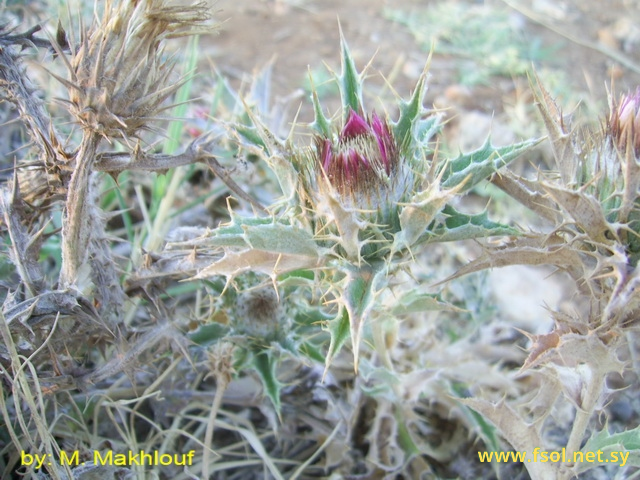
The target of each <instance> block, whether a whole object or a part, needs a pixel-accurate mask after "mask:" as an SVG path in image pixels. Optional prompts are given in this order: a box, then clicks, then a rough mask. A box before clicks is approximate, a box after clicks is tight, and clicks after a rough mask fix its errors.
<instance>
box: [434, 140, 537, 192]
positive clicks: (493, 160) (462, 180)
mask: <svg viewBox="0 0 640 480" xmlns="http://www.w3.org/2000/svg"><path fill="white" fill-rule="evenodd" d="M539 142H540V140H538V139H535V140H525V141H523V142H520V143H516V144H514V145H509V146H506V147H494V146H493V145H491V141H490V139H487V141H486V142H485V144H484V145H483V146H482V147H480V148H479V149H478V150H476V151H474V152H471V153H465V154H461V155H460V156H458V157H457V158H455V159H454V160H451V161H450V162H448V163H447V164H446V166H445V169H446V170H445V171H444V173H443V175H442V183H441V185H442V187H444V188H453V187H456V186H458V185H461V184H463V185H462V191H466V190H470V189H471V188H473V187H474V186H475V185H476V184H477V183H478V182H480V181H481V180H484V179H485V178H487V177H488V176H489V175H491V174H492V173H494V172H495V171H497V170H498V169H500V168H502V167H504V166H505V165H507V164H508V163H509V162H511V161H512V160H514V159H515V158H517V157H518V156H520V155H521V154H522V153H524V152H526V151H527V150H528V149H529V148H531V147H532V146H534V145H536V144H537V143H539Z"/></svg>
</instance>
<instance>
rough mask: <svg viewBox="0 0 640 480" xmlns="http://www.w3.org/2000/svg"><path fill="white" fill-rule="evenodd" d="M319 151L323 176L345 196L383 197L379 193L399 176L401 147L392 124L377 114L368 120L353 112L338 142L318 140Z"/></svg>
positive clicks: (317, 147) (350, 111)
mask: <svg viewBox="0 0 640 480" xmlns="http://www.w3.org/2000/svg"><path fill="white" fill-rule="evenodd" d="M316 149H317V152H318V160H319V162H318V164H319V166H320V168H321V169H322V172H321V173H322V175H323V176H326V178H327V179H328V180H329V182H330V183H331V185H332V186H333V187H334V188H335V189H336V190H337V191H338V192H339V193H341V194H342V195H343V196H351V197H352V198H355V197H362V196H363V194H364V196H365V197H366V198H371V196H372V195H373V196H376V195H377V196H379V193H380V192H376V191H375V190H379V189H380V188H381V187H382V186H383V185H388V184H389V182H390V181H391V180H392V178H393V177H394V176H395V174H396V169H397V164H398V148H397V146H396V142H395V140H394V138H393V134H392V133H391V129H390V128H389V125H388V124H387V122H385V121H384V120H382V119H381V118H380V117H378V115H377V114H376V113H373V115H372V116H371V119H367V118H366V117H365V116H363V115H359V114H358V113H356V112H355V111H354V110H353V109H350V110H349V114H348V116H347V121H346V122H345V124H344V127H343V128H342V130H341V131H340V133H339V135H338V136H337V139H333V140H330V139H328V138H324V137H317V139H316ZM363 207H364V206H363Z"/></svg>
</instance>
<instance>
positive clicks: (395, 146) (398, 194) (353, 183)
mask: <svg viewBox="0 0 640 480" xmlns="http://www.w3.org/2000/svg"><path fill="white" fill-rule="evenodd" d="M341 53H342V55H341V58H342V60H341V73H340V74H335V79H336V82H337V84H338V86H339V90H340V95H341V99H342V111H341V112H339V114H338V115H337V118H335V119H331V118H328V117H327V116H326V115H325V113H324V112H323V108H322V106H321V103H320V99H319V96H318V95H317V93H316V92H315V91H314V92H313V93H312V103H313V108H314V111H315V120H314V122H313V123H312V124H311V126H310V127H311V129H312V131H313V132H314V136H313V141H312V145H310V146H297V145H295V144H294V142H293V139H292V135H289V136H288V137H287V138H285V139H281V138H279V137H278V136H277V135H276V134H275V133H274V132H272V131H270V130H269V128H267V126H265V125H264V124H263V123H262V122H261V119H260V118H259V116H258V115H257V114H256V113H253V112H251V111H249V115H250V118H251V124H249V125H237V126H236V132H237V135H238V138H239V139H240V143H241V145H242V146H244V147H245V148H247V149H251V151H256V152H259V153H260V154H261V155H262V157H263V158H264V159H265V161H266V162H267V164H268V165H269V166H270V167H271V169H272V171H273V172H274V173H275V175H276V177H277V180H278V183H279V184H280V186H281V188H282V193H283V198H282V199H281V200H279V201H277V202H275V203H274V205H273V206H272V207H269V208H268V209H267V210H268V212H269V216H268V217H244V216H240V215H238V214H237V213H234V212H230V214H231V221H230V222H228V223H226V224H222V225H220V226H219V227H218V228H216V229H214V230H212V231H210V232H208V233H207V234H206V235H204V236H203V237H200V238H198V239H195V240H191V241H189V242H184V243H174V244H171V245H170V246H169V247H170V248H172V249H183V248H190V247H193V246H197V248H198V249H199V251H203V252H209V251H210V250H209V249H214V250H213V251H215V249H222V252H223V256H222V257H221V258H220V259H219V260H217V261H216V262H214V263H212V264H211V265H209V266H207V267H206V268H204V269H202V270H201V271H199V272H198V274H197V275H196V276H195V277H194V278H198V279H204V278H210V277H212V276H216V275H224V276H226V277H227V278H228V282H232V281H233V279H234V278H235V277H236V276H238V275H240V274H241V273H243V272H245V271H248V270H251V271H254V272H260V273H262V274H264V275H268V276H270V277H271V279H272V282H274V284H277V283H278V281H279V280H282V279H283V278H284V277H283V275H284V276H290V275H298V274H300V275H303V276H304V274H301V273H300V272H304V271H310V272H315V273H314V274H313V275H314V277H315V279H316V284H317V287H314V288H319V289H320V292H321V296H322V298H323V299H324V303H325V305H324V307H323V308H325V310H326V311H327V312H331V313H330V315H331V316H332V317H333V318H332V319H331V320H329V321H326V322H325V326H326V328H327V330H328V331H329V333H330V337H331V341H330V345H329V348H328V351H327V353H326V357H325V363H326V368H329V366H330V364H331V362H332V359H333V358H334V357H335V355H336V354H337V353H338V352H339V351H340V350H341V348H342V347H343V346H344V344H345V343H346V341H347V340H348V339H349V338H351V344H352V349H353V354H354V366H355V368H356V370H357V366H358V359H359V351H360V344H361V340H362V337H363V331H364V326H365V323H366V321H367V319H368V318H369V317H370V316H371V313H372V311H374V309H375V307H376V299H377V298H379V295H380V293H381V292H382V291H383V290H385V289H387V288H388V287H389V285H390V284H389V281H390V279H392V278H393V276H394V274H395V273H396V272H397V271H398V270H399V269H402V268H403V265H405V262H406V260H407V259H408V258H410V257H412V256H415V255H417V254H418V253H419V252H418V249H419V248H423V247H426V246H427V245H428V244H430V243H435V242H444V241H450V240H459V239H469V238H480V237H487V236H496V235H511V234H514V233H516V230H514V229H513V228H511V227H509V226H506V225H502V224H499V223H496V222H492V221H490V220H489V219H488V218H487V217H486V215H485V214H478V215H466V214H463V213H460V212H458V211H457V210H456V209H455V208H454V207H453V206H451V205H450V203H451V201H452V200H453V199H454V198H455V197H456V196H459V195H462V194H464V193H465V192H468V191H469V190H470V189H471V188H473V187H474V186H475V185H476V184H478V182H480V181H482V180H483V179H485V178H486V177H488V176H489V175H491V174H492V173H494V172H495V171H496V170H498V169H500V168H501V167H502V166H504V165H506V164H508V163H509V162H510V161H511V160H513V159H514V158H516V157H517V156H518V155H520V154H521V153H522V152H524V151H526V150H527V149H528V148H530V147H531V146H532V145H534V144H535V143H536V141H534V140H528V141H525V142H522V143H519V144H516V145H511V146H508V147H500V148H498V147H494V146H492V145H491V143H490V141H489V140H487V142H486V143H485V145H484V146H483V147H482V148H480V149H479V150H477V151H475V152H472V153H469V154H461V155H459V156H458V157H456V158H453V159H443V158H440V157H439V156H438V155H437V153H436V148H435V147H436V142H435V140H434V137H435V135H436V134H437V132H438V131H439V122H440V120H441V117H442V116H441V115H440V114H439V113H437V112H431V111H429V110H427V109H426V108H425V107H424V105H423V100H424V94H425V90H426V80H427V71H426V69H425V71H424V72H423V74H422V75H421V76H420V78H419V80H418V82H417V85H416V88H415V90H414V92H413V95H412V96H411V98H410V99H409V100H408V101H404V100H401V99H400V100H399V103H398V108H399V114H398V117H397V119H396V120H395V121H393V120H391V119H390V118H389V117H388V116H387V115H386V114H385V115H383V114H378V113H376V112H368V111H367V109H366V106H365V104H364V101H363V74H362V73H360V72H358V71H357V69H356V66H355V63H354V61H353V58H352V56H351V53H350V51H349V48H348V46H347V44H346V42H345V40H344V38H342V40H341ZM296 272H297V273H296ZM423 298H425V299H426V298H429V299H433V296H432V295H429V294H426V293H424V294H423Z"/></svg>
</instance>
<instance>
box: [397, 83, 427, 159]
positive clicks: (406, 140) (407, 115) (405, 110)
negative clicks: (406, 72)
mask: <svg viewBox="0 0 640 480" xmlns="http://www.w3.org/2000/svg"><path fill="white" fill-rule="evenodd" d="M425 82H426V72H425V73H423V74H422V75H421V76H420V79H419V80H418V84H417V85H416V88H415V90H414V92H413V95H412V96H411V100H409V101H408V102H405V101H401V102H400V105H399V107H400V117H399V118H398V121H397V122H395V123H394V124H393V126H392V127H393V133H394V136H395V138H396V139H397V140H398V143H399V144H400V145H401V148H405V147H407V146H409V144H410V142H411V138H412V136H413V133H414V125H415V124H416V120H417V119H418V118H420V114H421V113H422V111H423V106H422V100H423V98H424V92H425V90H426V88H425Z"/></svg>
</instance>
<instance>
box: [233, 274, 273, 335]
mask: <svg viewBox="0 0 640 480" xmlns="http://www.w3.org/2000/svg"><path fill="white" fill-rule="evenodd" d="M284 323H285V316H284V309H283V308H282V305H281V303H280V299H279V298H278V294H277V292H276V291H275V290H274V289H273V288H272V287H263V288H259V289H255V290H254V289H252V290H247V291H245V292H243V293H241V294H240V295H238V298H237V299H236V309H235V323H234V326H235V328H236V330H238V332H240V333H244V334H247V335H249V336H251V337H256V338H260V339H267V340H268V339H276V338H278V337H279V335H280V333H281V330H282V327H283V326H284Z"/></svg>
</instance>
